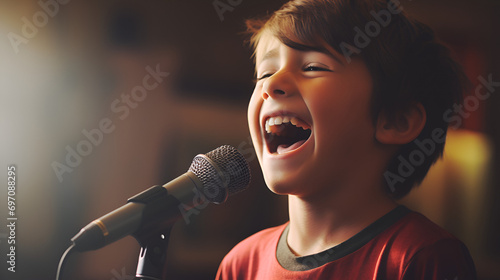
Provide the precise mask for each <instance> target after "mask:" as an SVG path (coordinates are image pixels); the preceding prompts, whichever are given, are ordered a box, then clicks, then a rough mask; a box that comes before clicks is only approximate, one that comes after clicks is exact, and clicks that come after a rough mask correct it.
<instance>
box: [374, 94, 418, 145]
mask: <svg viewBox="0 0 500 280" xmlns="http://www.w3.org/2000/svg"><path fill="white" fill-rule="evenodd" d="M425 121H426V113H425V108H424V106H423V105H422V104H421V103H415V104H412V105H410V106H409V107H408V109H406V110H404V111H399V112H397V113H396V114H395V115H394V116H393V117H392V118H391V117H389V116H388V115H387V114H386V113H385V112H381V113H380V114H379V115H378V118H377V124H376V131H375V138H376V139H377V140H378V141H379V142H380V143H383V144H406V143H409V142H411V141H413V140H414V139H415V138H417V136H418V135H419V134H420V132H421V131H422V129H423V128H424V126H425Z"/></svg>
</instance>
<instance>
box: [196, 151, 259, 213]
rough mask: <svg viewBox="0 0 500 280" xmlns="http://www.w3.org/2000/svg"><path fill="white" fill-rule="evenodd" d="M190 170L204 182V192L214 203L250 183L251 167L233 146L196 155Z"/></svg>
mask: <svg viewBox="0 0 500 280" xmlns="http://www.w3.org/2000/svg"><path fill="white" fill-rule="evenodd" d="M189 171H191V172H193V173H194V174H195V175H196V177H198V179H200V181H201V182H202V184H203V190H202V192H203V194H204V195H205V196H206V198H207V199H208V200H209V201H211V202H213V203H222V202H224V201H226V199H227V197H228V196H230V195H233V194H235V193H238V192H240V191H243V190H245V189H246V188H247V187H248V184H249V183H250V177H251V176H250V167H249V166H248V163H247V161H246V160H245V158H244V157H243V155H242V154H241V153H240V152H238V150H237V149H236V148H234V147H232V146H229V145H224V146H220V147H219V148H217V149H215V150H213V151H211V152H208V153H206V154H204V155H203V154H200V155H197V156H195V157H194V159H193V162H192V163H191V166H190V167H189Z"/></svg>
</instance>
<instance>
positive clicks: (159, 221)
mask: <svg viewBox="0 0 500 280" xmlns="http://www.w3.org/2000/svg"><path fill="white" fill-rule="evenodd" d="M249 183H250V168H249V166H248V163H247V161H246V160H245V158H244V157H243V155H242V154H241V153H239V152H238V150H236V149H235V148H234V147H232V146H229V145H224V146H221V147H219V148H217V149H215V150H213V151H211V152H209V153H207V154H199V155H197V156H195V157H194V159H193V162H192V163H191V166H190V167H189V170H188V171H187V172H186V173H184V174H182V175H181V176H179V177H177V178H176V179H174V180H172V181H170V182H168V183H166V184H165V185H163V186H160V185H156V186H153V187H151V188H149V189H147V190H145V191H143V192H142V193H139V194H137V195H136V196H134V197H131V198H129V199H128V200H127V204H125V205H124V206H122V207H120V208H118V209H116V210H114V211H112V212H110V213H108V214H106V215H104V216H102V217H100V218H99V219H96V220H94V221H93V222H91V223H90V224H88V225H87V226H85V227H84V228H82V229H81V230H80V232H79V233H78V234H76V235H75V236H74V237H73V238H72V239H71V241H72V242H73V246H74V247H75V249H76V250H77V251H80V252H84V251H88V250H96V249H99V248H102V247H104V246H106V245H108V244H110V243H112V242H114V241H117V240H119V239H121V238H123V237H125V236H128V235H134V236H136V235H144V234H147V233H148V232H151V231H153V232H154V231H155V229H158V228H166V227H168V226H171V225H172V224H173V223H174V222H175V221H176V220H177V219H179V218H180V217H181V216H184V218H185V219H186V214H188V212H186V211H189V210H191V209H193V208H195V207H196V208H198V209H200V206H201V207H205V206H206V205H207V204H208V203H209V202H212V203H215V204H219V203H223V202H225V201H226V199H227V198H228V196H230V195H233V194H235V193H238V192H240V191H243V190H244V189H246V188H247V186H248V184H249Z"/></svg>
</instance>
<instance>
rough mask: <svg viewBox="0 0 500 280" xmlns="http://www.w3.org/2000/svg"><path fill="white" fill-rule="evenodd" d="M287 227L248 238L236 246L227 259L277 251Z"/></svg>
mask: <svg viewBox="0 0 500 280" xmlns="http://www.w3.org/2000/svg"><path fill="white" fill-rule="evenodd" d="M285 227H286V224H284V225H280V226H277V227H272V228H268V229H264V230H261V231H259V232H257V233H255V234H253V235H251V236H249V237H247V238H246V239H244V240H243V241H241V242H240V243H238V244H237V245H236V246H234V248H233V249H232V250H231V251H230V252H229V253H228V254H227V256H226V257H225V259H239V258H249V257H252V256H255V255H259V254H262V253H264V252H266V251H269V250H271V251H275V249H276V245H277V243H278V240H279V238H280V236H281V233H282V232H283V230H284V229H285ZM273 246H274V247H273Z"/></svg>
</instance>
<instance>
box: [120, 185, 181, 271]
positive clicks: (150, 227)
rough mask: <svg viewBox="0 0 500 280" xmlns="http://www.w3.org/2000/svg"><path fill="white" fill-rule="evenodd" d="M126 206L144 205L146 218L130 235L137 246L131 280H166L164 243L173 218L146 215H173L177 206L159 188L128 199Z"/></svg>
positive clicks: (169, 216) (173, 216)
mask: <svg viewBox="0 0 500 280" xmlns="http://www.w3.org/2000/svg"><path fill="white" fill-rule="evenodd" d="M128 202H137V203H144V204H145V205H146V208H145V209H144V216H145V217H149V219H148V220H145V221H143V224H142V226H141V230H139V231H138V232H136V233H134V234H133V236H134V237H135V239H136V240H137V241H138V242H139V245H141V251H140V253H139V260H138V262H137V270H136V276H135V279H137V280H163V279H166V269H165V261H166V259H167V248H168V242H169V239H170V232H171V230H172V227H173V225H174V223H175V221H176V220H177V217H176V216H175V215H172V214H166V215H157V216H155V215H151V214H148V213H174V212H175V211H174V210H178V209H177V206H178V205H180V202H179V200H177V199H176V198H175V197H174V196H172V195H170V194H168V192H167V190H166V189H165V188H164V187H162V186H159V185H156V186H153V187H151V188H150V189H148V190H146V191H144V192H142V193H140V194H138V195H136V196H134V197H132V198H130V199H129V200H128ZM160 221H161V222H160Z"/></svg>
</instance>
